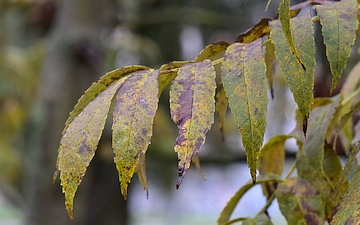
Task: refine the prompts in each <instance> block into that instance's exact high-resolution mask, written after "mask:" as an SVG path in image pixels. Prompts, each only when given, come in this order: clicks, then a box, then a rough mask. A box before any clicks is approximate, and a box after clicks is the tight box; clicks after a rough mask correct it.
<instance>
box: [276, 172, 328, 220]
mask: <svg viewBox="0 0 360 225" xmlns="http://www.w3.org/2000/svg"><path fill="white" fill-rule="evenodd" d="M275 193H276V197H277V200H278V202H279V208H280V211H281V213H282V214H283V215H284V216H285V218H286V221H287V222H288V224H303V225H306V224H324V222H325V221H324V208H323V205H322V201H321V196H320V195H319V193H318V192H317V190H316V189H315V188H314V187H313V186H312V185H311V184H310V183H309V182H307V181H306V180H305V179H302V178H288V179H285V180H284V181H283V182H281V183H280V184H279V187H278V188H277V189H276V191H275Z"/></svg>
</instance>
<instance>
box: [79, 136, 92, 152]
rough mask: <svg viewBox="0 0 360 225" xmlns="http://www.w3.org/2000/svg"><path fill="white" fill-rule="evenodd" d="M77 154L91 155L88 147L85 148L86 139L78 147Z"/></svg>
mask: <svg viewBox="0 0 360 225" xmlns="http://www.w3.org/2000/svg"><path fill="white" fill-rule="evenodd" d="M78 153H79V154H80V155H85V154H89V153H91V149H90V148H89V146H87V143H86V139H84V140H83V141H82V142H81V144H80V147H79V150H78Z"/></svg>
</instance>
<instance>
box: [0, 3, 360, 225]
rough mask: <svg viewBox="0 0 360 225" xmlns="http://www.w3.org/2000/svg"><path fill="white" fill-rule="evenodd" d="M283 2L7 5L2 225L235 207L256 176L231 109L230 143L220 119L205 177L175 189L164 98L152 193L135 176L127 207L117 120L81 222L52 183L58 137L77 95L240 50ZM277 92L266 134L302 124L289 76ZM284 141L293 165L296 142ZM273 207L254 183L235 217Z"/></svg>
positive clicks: (194, 176)
mask: <svg viewBox="0 0 360 225" xmlns="http://www.w3.org/2000/svg"><path fill="white" fill-rule="evenodd" d="M278 2H279V1H276V0H273V1H272V3H271V4H270V7H269V10H268V11H267V12H266V13H265V14H264V9H265V6H266V4H267V0H257V1H254V0H253V1H248V0H102V1H100V0H98V1H95V0H0V224H2V225H23V224H30V225H48V224H53V225H66V224H70V225H71V224H74V225H75V224H76V225H88V224H94V225H96V224H107V225H112V224H114V225H115V224H120V225H143V224H159V225H162V224H179V225H180V224H204V225H205V224H215V223H216V219H217V218H218V216H219V214H220V212H221V210H222V208H223V207H224V206H225V204H226V202H227V201H228V200H229V199H230V197H231V196H232V195H233V194H234V193H235V192H236V191H237V190H238V189H239V188H240V187H241V185H243V184H244V183H246V182H248V181H249V180H250V175H249V171H248V168H247V165H246V162H245V155H244V150H243V149H242V147H241V139H240V135H239V132H238V130H237V127H236V125H235V122H234V119H233V118H232V116H231V114H230V113H228V116H227V117H228V118H227V120H226V122H225V140H224V141H223V140H222V139H221V134H220V132H219V125H218V122H217V117H215V120H216V122H215V124H214V125H213V126H212V130H211V131H210V132H209V134H208V136H207V140H206V143H205V145H204V146H203V147H202V149H201V151H200V160H201V165H202V171H203V173H204V175H205V178H206V181H204V180H203V179H202V178H201V176H200V175H199V173H198V172H197V171H196V169H195V168H194V166H192V168H191V169H190V171H189V172H188V173H187V175H186V177H185V179H184V181H183V183H182V185H181V187H180V188H179V190H176V189H175V183H176V179H177V156H176V154H175V152H174V151H173V147H174V144H175V138H176V135H177V129H176V126H175V125H174V124H173V122H172V121H171V119H170V114H169V109H168V92H167V91H164V93H163V95H162V97H161V99H160V106H159V110H158V113H157V115H156V118H155V125H154V136H153V139H152V144H151V146H150V148H149V150H148V152H147V174H148V182H149V198H148V199H147V198H146V193H145V191H143V190H142V187H141V185H140V184H139V182H138V180H137V177H136V175H135V176H134V179H133V181H132V183H131V184H130V190H129V198H128V199H129V200H128V201H126V202H125V201H123V198H122V196H121V195H120V188H119V181H118V175H117V171H116V168H115V165H114V163H113V159H112V155H113V154H112V149H111V129H110V127H111V121H109V124H108V126H107V127H106V128H105V131H104V134H103V137H102V139H101V141H100V145H99V148H98V150H97V152H96V156H95V157H94V159H93V161H92V162H91V164H90V166H89V168H88V171H87V173H86V175H85V177H84V180H83V183H82V184H81V185H80V188H79V190H78V192H77V195H76V197H75V206H74V220H70V219H69V217H68V215H67V212H66V210H65V206H64V196H63V194H62V193H61V187H60V184H59V181H58V180H57V181H56V182H55V184H52V177H53V173H54V169H55V162H56V157H57V149H58V147H59V142H60V138H61V132H62V130H63V128H64V123H65V120H66V119H67V117H68V113H69V112H70V111H71V110H72V108H73V106H74V105H75V104H76V102H77V100H78V99H79V97H80V96H81V95H82V94H83V92H84V91H85V90H86V89H87V88H88V87H89V86H90V85H91V83H92V82H94V81H97V80H98V78H99V77H100V76H102V75H104V74H105V73H106V72H107V71H111V70H113V69H115V68H119V67H123V66H126V65H133V64H142V65H146V66H150V67H152V68H159V67H160V66H161V65H162V64H164V63H167V62H171V61H174V60H190V59H194V58H195V57H196V56H197V55H198V54H199V52H200V51H201V50H202V49H203V48H204V47H205V46H206V45H208V44H210V43H215V42H217V41H221V40H223V41H227V42H230V43H233V42H235V40H236V37H237V35H238V34H240V33H241V32H244V31H246V30H247V29H249V28H251V27H252V26H253V25H254V24H255V23H256V22H257V21H258V20H259V19H260V18H263V17H271V18H274V17H275V15H276V11H277V6H278ZM298 2H301V1H292V3H293V4H295V3H298ZM317 38H318V37H317ZM319 40H320V41H319ZM317 42H320V44H318V49H320V51H319V53H318V55H317V58H318V61H319V62H320V64H319V68H318V69H317V74H316V77H317V79H318V80H319V81H317V83H321V84H322V85H320V86H321V87H323V86H325V85H323V84H324V83H325V82H328V83H329V84H328V86H325V90H324V91H322V92H321V91H320V92H319V93H318V94H317V96H328V93H329V92H328V90H329V85H330V84H331V78H330V76H329V72H328V65H327V63H326V60H325V57H324V51H323V46H322V45H321V38H318V39H317ZM357 56H358V54H357V52H355V53H354V54H353V58H355V59H353V60H354V61H355V60H356V58H357V59H358V57H357ZM317 83H316V85H317ZM274 86H275V99H271V100H270V104H269V114H268V124H269V127H271V129H269V130H268V131H267V133H266V139H269V138H270V137H272V136H274V135H276V134H280V133H285V134H286V133H289V132H290V131H291V130H292V129H293V128H294V126H295V125H294V123H295V122H294V120H293V117H294V116H293V115H294V110H295V108H296V105H295V103H294V102H293V99H292V95H291V93H290V92H289V90H288V88H287V86H286V84H285V82H284V80H283V78H282V74H281V73H277V74H276V79H275V83H274ZM319 89H320V88H316V90H319ZM324 93H325V94H324ZM286 146H287V150H288V152H289V154H288V155H289V162H288V163H290V164H291V160H292V159H291V158H292V157H291V156H293V155H294V152H295V151H296V146H295V144H294V143H292V142H291V141H290V142H289V143H287V145H286ZM290 164H289V165H290ZM264 203H265V198H264V197H262V195H261V188H260V187H256V188H254V190H251V192H250V193H248V194H247V195H246V196H245V198H244V199H243V200H242V201H241V203H240V205H239V206H238V207H237V209H236V211H235V215H234V216H236V217H241V216H251V215H255V214H256V213H257V212H258V211H259V210H260V209H261V208H262V206H263V205H264ZM269 212H270V216H271V217H272V218H273V219H274V222H275V224H284V223H285V222H284V219H283V218H282V216H281V215H280V213H279V211H278V208H277V205H276V202H275V203H274V204H273V205H272V207H271V208H270V211H269Z"/></svg>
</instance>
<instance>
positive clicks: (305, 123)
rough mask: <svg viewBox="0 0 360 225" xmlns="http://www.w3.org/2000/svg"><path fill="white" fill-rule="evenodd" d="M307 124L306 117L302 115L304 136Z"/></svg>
mask: <svg viewBox="0 0 360 225" xmlns="http://www.w3.org/2000/svg"><path fill="white" fill-rule="evenodd" d="M307 126H308V117H307V116H304V118H303V133H304V136H305V137H306V131H307Z"/></svg>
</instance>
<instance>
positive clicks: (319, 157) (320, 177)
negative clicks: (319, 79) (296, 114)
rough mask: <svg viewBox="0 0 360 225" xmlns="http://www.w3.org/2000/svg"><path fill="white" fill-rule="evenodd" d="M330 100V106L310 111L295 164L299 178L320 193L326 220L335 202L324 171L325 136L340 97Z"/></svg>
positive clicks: (331, 185)
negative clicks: (305, 135)
mask: <svg viewBox="0 0 360 225" xmlns="http://www.w3.org/2000/svg"><path fill="white" fill-rule="evenodd" d="M332 100H333V102H332V104H327V105H324V106H319V107H316V108H314V109H313V110H312V111H311V113H310V118H309V129H308V135H307V137H306V139H305V142H304V146H303V150H302V151H300V152H299V153H298V154H297V163H296V168H297V172H298V174H299V176H300V177H302V178H304V179H306V180H307V181H308V182H309V183H310V184H311V185H312V186H313V187H315V188H316V189H317V190H318V191H319V193H321V195H322V199H323V202H324V203H325V206H326V208H325V210H326V211H325V215H326V218H328V216H330V214H331V211H332V209H333V208H334V207H335V205H334V204H335V202H336V201H337V199H335V198H334V196H332V194H331V193H332V192H333V191H334V187H333V182H332V181H331V179H330V177H329V176H328V175H327V174H326V173H325V171H324V144H325V135H326V132H327V130H328V127H329V124H330V123H331V121H332V118H333V116H334V114H335V112H336V110H337V107H338V106H339V104H340V96H335V97H333V98H332Z"/></svg>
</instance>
